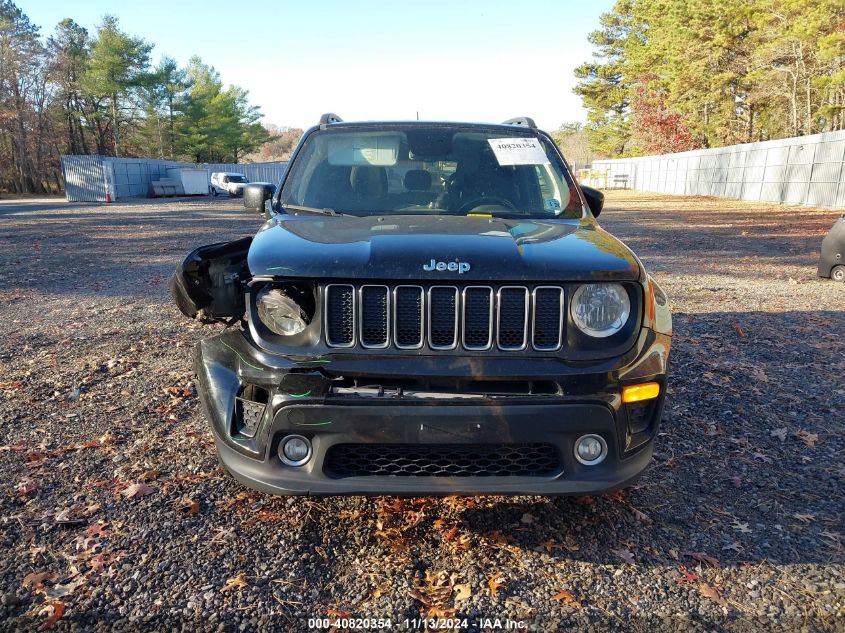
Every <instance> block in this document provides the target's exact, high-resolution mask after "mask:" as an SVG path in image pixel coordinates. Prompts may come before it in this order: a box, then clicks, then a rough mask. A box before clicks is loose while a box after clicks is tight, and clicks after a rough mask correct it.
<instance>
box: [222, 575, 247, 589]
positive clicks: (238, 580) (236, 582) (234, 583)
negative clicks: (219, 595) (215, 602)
mask: <svg viewBox="0 0 845 633" xmlns="http://www.w3.org/2000/svg"><path fill="white" fill-rule="evenodd" d="M246 586H247V582H246V578H244V575H243V573H240V574H238V575H237V576H232V577H231V578H229V579H228V580H227V581H226V584H225V585H223V587H222V588H221V589H220V591H222V592H224V593H225V592H227V591H232V589H240V588H242V587H246Z"/></svg>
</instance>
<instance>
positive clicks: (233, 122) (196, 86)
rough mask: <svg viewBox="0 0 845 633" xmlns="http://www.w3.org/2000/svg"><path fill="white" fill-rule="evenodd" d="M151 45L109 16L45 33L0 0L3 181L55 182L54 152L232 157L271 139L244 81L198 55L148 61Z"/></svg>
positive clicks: (13, 187) (21, 185) (9, 186)
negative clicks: (228, 77)
mask: <svg viewBox="0 0 845 633" xmlns="http://www.w3.org/2000/svg"><path fill="white" fill-rule="evenodd" d="M152 49H153V45H152V44H151V43H149V42H147V41H145V40H144V39H142V38H139V37H134V36H132V35H130V34H128V33H126V32H125V31H123V30H122V29H121V27H120V24H119V23H118V20H117V18H115V17H113V16H105V17H104V18H103V21H102V23H101V24H100V25H99V26H98V27H97V28H96V31H95V32H94V33H89V32H88V31H87V30H86V29H85V28H83V27H82V26H80V25H79V24H77V23H76V22H74V21H73V20H72V19H69V18H68V19H65V20H62V21H61V22H60V23H59V24H58V25H57V26H56V28H55V30H54V32H53V34H52V35H50V36H49V37H47V38H46V39H44V38H42V37H41V35H40V29H39V27H38V26H36V25H34V24H32V22H31V21H30V20H29V18H28V17H27V16H26V15H25V14H24V13H23V11H22V10H21V9H20V8H18V7H17V6H16V5H15V4H14V3H13V2H11V0H0V190H6V191H14V192H21V193H42V192H46V191H50V190H55V189H62V182H61V173H60V167H59V156H60V155H61V154H102V155H106V156H149V157H158V158H166V159H174V160H190V161H195V162H238V160H239V159H241V158H243V157H244V156H246V155H248V154H250V153H253V152H255V151H256V150H258V149H259V148H260V147H261V146H262V145H263V144H264V143H266V142H268V141H270V140H274V139H275V137H274V136H273V135H272V134H271V133H270V132H269V131H268V130H267V129H265V127H264V126H263V125H262V124H261V122H260V119H261V116H262V115H261V112H260V110H259V108H258V107H257V106H254V105H252V104H250V103H249V99H248V94H247V92H246V91H245V90H243V89H242V88H239V87H238V86H228V87H226V86H224V85H223V82H222V81H221V79H220V75H219V74H218V73H217V72H216V71H215V70H214V68H213V67H211V66H208V65H207V64H205V63H203V61H202V60H201V59H200V58H199V57H193V58H192V59H191V60H190V61H189V63H188V65H187V67H185V68H180V67H179V65H178V64H177V63H176V61H175V60H174V59H172V58H170V57H166V56H165V57H163V58H162V59H161V61H160V62H159V63H158V64H157V65H155V66H153V65H152V62H151V59H150V55H151V52H152Z"/></svg>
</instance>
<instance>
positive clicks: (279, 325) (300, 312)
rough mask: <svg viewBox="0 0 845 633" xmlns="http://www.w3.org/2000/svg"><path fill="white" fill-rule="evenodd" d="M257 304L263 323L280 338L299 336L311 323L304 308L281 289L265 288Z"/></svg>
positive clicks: (259, 294) (260, 293)
mask: <svg viewBox="0 0 845 633" xmlns="http://www.w3.org/2000/svg"><path fill="white" fill-rule="evenodd" d="M256 304H257V307H258V317H259V318H260V319H261V322H262V323H263V324H264V325H265V326H266V327H267V329H268V330H270V331H271V332H273V333H274V334H278V335H279V336H293V335H294V334H299V333H300V332H302V331H303V330H304V329H305V328H306V327H308V324H309V323H310V322H311V317H310V316H309V315H308V313H307V312H306V311H305V310H304V309H303V307H302V306H301V305H300V304H299V303H297V301H296V300H295V299H293V298H292V297H291V296H289V295H288V294H287V293H286V292H285V291H284V290H283V289H281V288H264V289H263V290H261V291H260V292H259V293H258V297H257V299H256Z"/></svg>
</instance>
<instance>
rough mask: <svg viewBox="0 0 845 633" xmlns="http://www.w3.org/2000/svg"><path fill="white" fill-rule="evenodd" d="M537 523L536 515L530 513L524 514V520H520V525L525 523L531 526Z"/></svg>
mask: <svg viewBox="0 0 845 633" xmlns="http://www.w3.org/2000/svg"><path fill="white" fill-rule="evenodd" d="M536 521H537V519H535V518H534V515H533V514H529V513H528V512H526V513H525V514H523V515H522V518H521V519H520V520H519V522H520V523H525V524H526V525H531V524H532V523H535V522H536Z"/></svg>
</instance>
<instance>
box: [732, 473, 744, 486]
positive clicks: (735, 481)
mask: <svg viewBox="0 0 845 633" xmlns="http://www.w3.org/2000/svg"><path fill="white" fill-rule="evenodd" d="M731 483H732V484H733V485H734V488H742V477H740V476H739V475H734V476H733V477H731Z"/></svg>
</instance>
